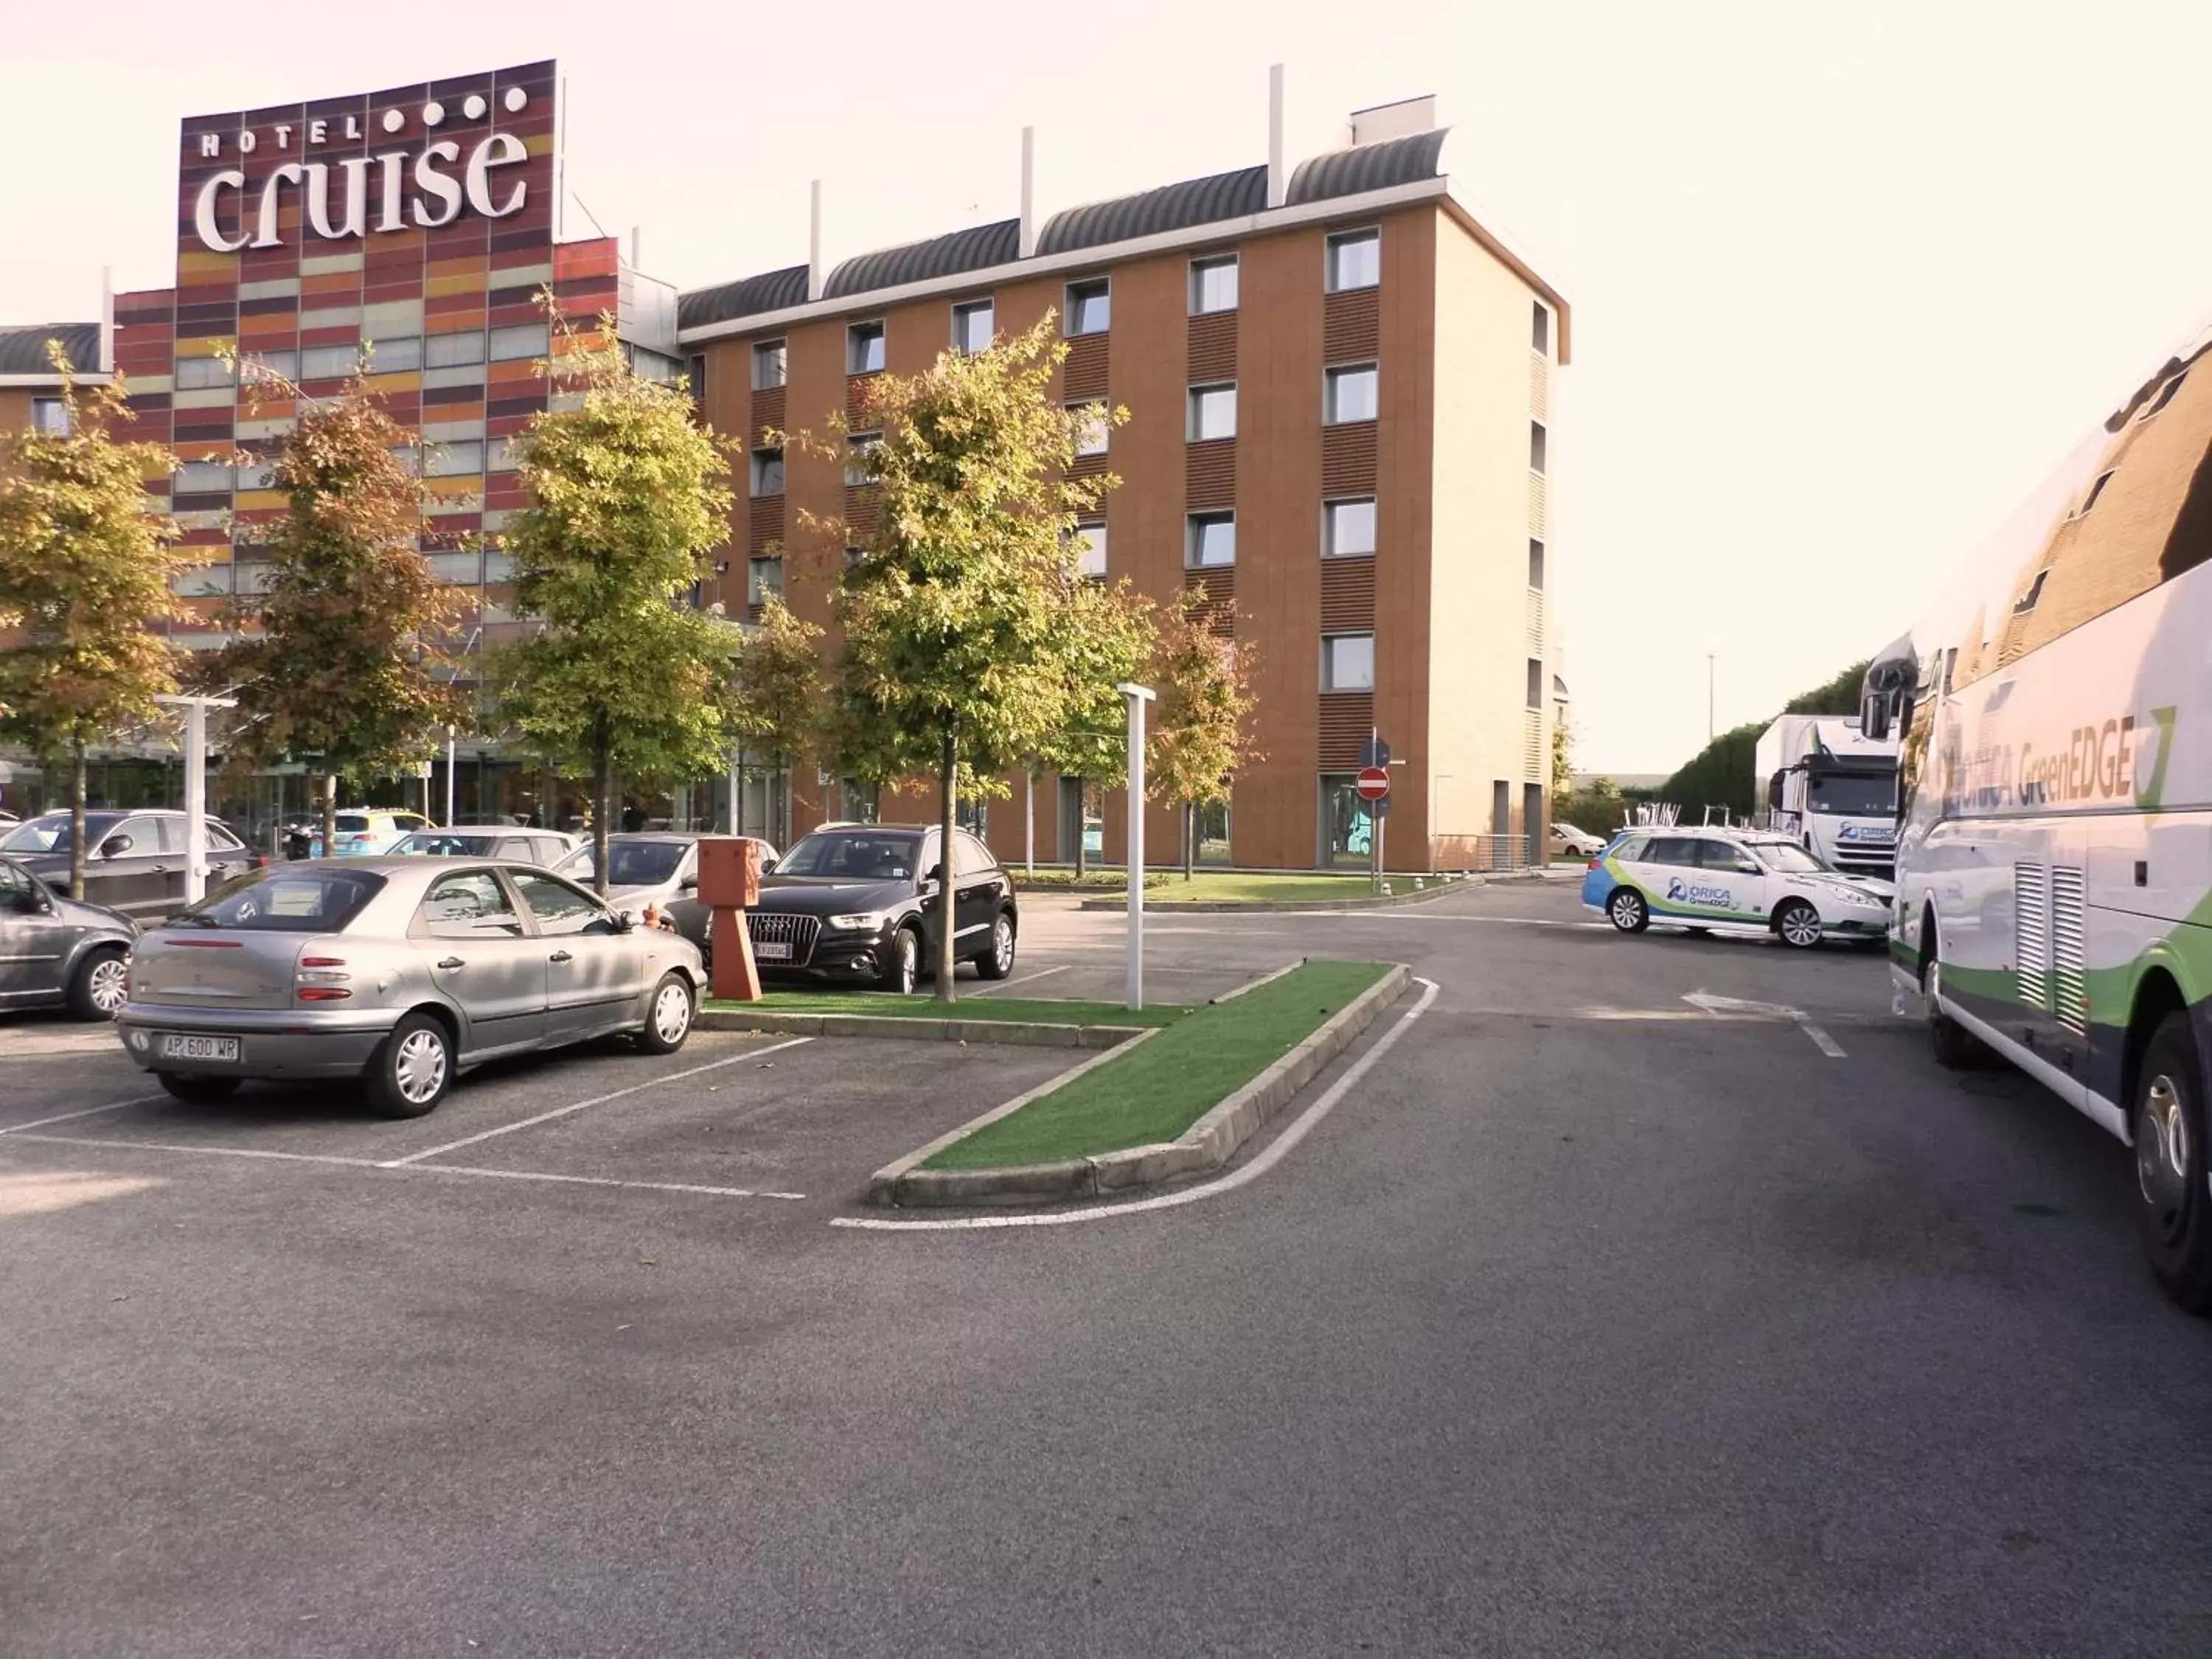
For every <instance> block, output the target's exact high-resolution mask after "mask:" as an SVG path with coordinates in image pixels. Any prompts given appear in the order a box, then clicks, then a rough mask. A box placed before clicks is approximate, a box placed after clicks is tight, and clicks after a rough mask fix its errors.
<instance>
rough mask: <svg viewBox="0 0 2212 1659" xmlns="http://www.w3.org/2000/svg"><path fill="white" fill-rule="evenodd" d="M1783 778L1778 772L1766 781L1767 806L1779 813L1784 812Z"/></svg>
mask: <svg viewBox="0 0 2212 1659" xmlns="http://www.w3.org/2000/svg"><path fill="white" fill-rule="evenodd" d="M1782 776H1783V775H1782V774H1781V773H1779V772H1777V773H1776V774H1775V775H1773V776H1772V777H1771V778H1769V779H1767V781H1766V804H1767V805H1769V806H1771V807H1772V808H1773V809H1774V810H1775V811H1778V812H1779V811H1781V810H1782Z"/></svg>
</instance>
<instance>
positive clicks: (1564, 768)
mask: <svg viewBox="0 0 2212 1659" xmlns="http://www.w3.org/2000/svg"><path fill="white" fill-rule="evenodd" d="M1574 750H1575V731H1574V727H1573V726H1572V725H1571V724H1570V723H1569V721H1568V720H1567V717H1566V716H1565V714H1561V715H1559V718H1558V719H1557V720H1555V721H1554V722H1553V726H1552V793H1553V795H1555V796H1557V795H1571V794H1572V793H1574V791H1575V753H1574Z"/></svg>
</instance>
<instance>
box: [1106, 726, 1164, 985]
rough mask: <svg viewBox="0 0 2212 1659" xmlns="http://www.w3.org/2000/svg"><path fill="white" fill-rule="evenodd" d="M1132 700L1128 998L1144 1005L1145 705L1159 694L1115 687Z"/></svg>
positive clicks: (1130, 733)
mask: <svg viewBox="0 0 2212 1659" xmlns="http://www.w3.org/2000/svg"><path fill="white" fill-rule="evenodd" d="M1114 689H1115V690H1116V691H1119V692H1120V693H1121V695H1122V696H1125V697H1127V699H1128V700H1129V845H1128V848H1127V854H1128V864H1129V962H1128V974H1127V987H1126V989H1127V998H1126V1000H1127V1003H1128V1006H1130V1007H1131V1008H1132V1009H1136V1008H1141V1007H1143V1006H1145V705H1146V703H1148V702H1152V699H1153V698H1154V697H1156V696H1158V695H1159V694H1158V692H1157V691H1154V690H1152V688H1151V687H1150V686H1144V685H1135V684H1126V683H1125V684H1121V685H1117V686H1115V688H1114Z"/></svg>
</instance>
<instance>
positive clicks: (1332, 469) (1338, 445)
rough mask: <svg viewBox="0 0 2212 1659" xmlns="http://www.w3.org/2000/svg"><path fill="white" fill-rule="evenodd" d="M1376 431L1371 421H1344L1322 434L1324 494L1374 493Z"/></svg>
mask: <svg viewBox="0 0 2212 1659" xmlns="http://www.w3.org/2000/svg"><path fill="white" fill-rule="evenodd" d="M1375 456H1376V429H1375V422H1372V421H1344V422H1339V423H1338V424H1336V425H1334V426H1325V427H1323V428H1322V431H1321V491H1322V495H1329V496H1334V495H1373V494H1374V493H1375V471H1376V468H1375Z"/></svg>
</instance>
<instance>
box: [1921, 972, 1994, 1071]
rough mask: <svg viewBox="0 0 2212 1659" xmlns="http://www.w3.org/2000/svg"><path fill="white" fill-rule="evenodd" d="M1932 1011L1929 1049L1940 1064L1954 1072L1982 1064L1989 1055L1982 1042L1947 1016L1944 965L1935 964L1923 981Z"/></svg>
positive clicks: (1925, 994) (1929, 1018)
mask: <svg viewBox="0 0 2212 1659" xmlns="http://www.w3.org/2000/svg"><path fill="white" fill-rule="evenodd" d="M1921 983H1922V985H1923V987H1925V990H1924V993H1923V995H1924V998H1925V1000H1926V1003H1927V1007H1928V1046H1929V1048H1932V1049H1933V1050H1935V1053H1936V1064H1937V1065H1938V1066H1944V1067H1946V1068H1947V1069H1948V1070H1950V1071H1954V1072H1969V1071H1972V1070H1973V1069H1974V1068H1975V1067H1976V1066H1979V1065H1980V1064H1981V1063H1982V1056H1983V1055H1984V1054H1985V1053H1986V1052H1987V1050H1985V1049H1984V1048H1983V1047H1982V1041H1981V1039H1980V1038H1979V1037H1978V1036H1975V1035H1974V1034H1973V1033H1972V1031H1969V1030H1967V1029H1966V1027H1965V1026H1963V1025H1961V1024H1959V1022H1958V1021H1957V1020H1955V1019H1954V1018H1951V1016H1950V1015H1948V1014H1947V1013H1945V1012H1943V1004H1942V1000H1940V999H1941V996H1942V989H1943V964H1942V963H1940V962H1931V963H1929V964H1928V972H1927V974H1926V975H1925V976H1924V977H1923V979H1922V981H1921Z"/></svg>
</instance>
